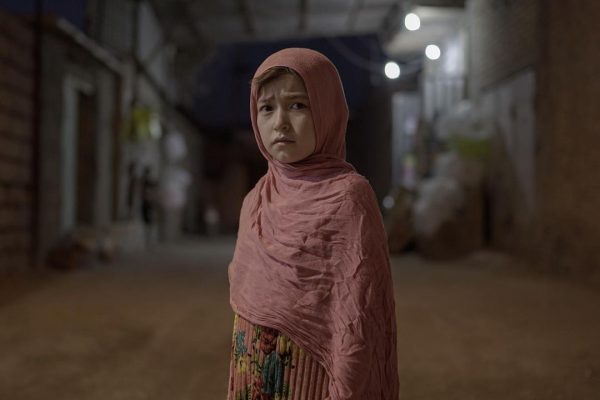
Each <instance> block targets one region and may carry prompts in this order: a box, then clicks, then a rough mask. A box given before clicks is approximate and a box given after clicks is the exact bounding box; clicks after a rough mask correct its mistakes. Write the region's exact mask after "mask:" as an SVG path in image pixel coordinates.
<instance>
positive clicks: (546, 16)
mask: <svg viewBox="0 0 600 400" xmlns="http://www.w3.org/2000/svg"><path fill="white" fill-rule="evenodd" d="M543 4H544V5H545V6H544V8H543V10H542V14H541V22H542V23H541V25H542V27H543V31H542V32H543V40H542V43H541V49H542V51H541V59H540V66H539V74H538V81H539V85H538V103H539V104H538V110H539V113H538V120H537V124H538V126H539V139H538V140H539V152H538V157H537V169H538V171H539V174H538V175H539V176H538V193H539V195H538V197H539V198H540V202H539V207H540V226H539V229H538V230H539V232H538V236H537V239H538V241H539V246H538V248H539V251H538V252H537V254H536V256H537V257H538V258H539V259H540V260H541V261H542V262H543V263H544V264H545V265H547V266H548V267H550V268H553V269H555V270H559V271H568V272H574V273H575V274H577V275H582V276H589V275H590V274H591V275H592V276H594V275H595V277H596V278H600V247H599V245H600V208H599V206H600V133H599V128H600V77H599V74H600V51H599V50H598V43H600V29H598V21H599V20H600V2H598V1H597V0H581V1H572V0H571V1H558V2H555V1H543ZM599 281H600V279H599Z"/></svg>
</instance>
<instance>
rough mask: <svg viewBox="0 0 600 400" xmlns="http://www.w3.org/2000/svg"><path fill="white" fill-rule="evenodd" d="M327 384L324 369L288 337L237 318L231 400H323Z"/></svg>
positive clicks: (234, 325) (231, 367)
mask: <svg viewBox="0 0 600 400" xmlns="http://www.w3.org/2000/svg"><path fill="white" fill-rule="evenodd" d="M311 379H312V380H313V381H314V382H308V380H311ZM327 383H328V380H327V376H326V374H325V371H324V370H323V368H322V367H321V365H320V364H319V363H317V362H316V361H314V360H313V359H312V358H311V357H310V355H309V354H308V353H307V352H305V351H304V350H302V349H301V348H300V347H299V346H297V345H296V344H295V343H294V342H293V341H292V340H291V339H289V338H288V337H287V336H285V335H284V334H282V333H280V332H279V331H277V330H276V329H273V328H268V327H264V326H259V325H253V324H252V323H250V322H249V321H247V320H245V319H243V318H242V317H241V316H239V315H235V318H234V324H233V340H232V346H231V365H230V384H229V396H228V399H229V400H288V399H289V400H292V399H294V400H295V399H311V400H313V399H315V400H320V399H324V398H325V393H326V389H327Z"/></svg>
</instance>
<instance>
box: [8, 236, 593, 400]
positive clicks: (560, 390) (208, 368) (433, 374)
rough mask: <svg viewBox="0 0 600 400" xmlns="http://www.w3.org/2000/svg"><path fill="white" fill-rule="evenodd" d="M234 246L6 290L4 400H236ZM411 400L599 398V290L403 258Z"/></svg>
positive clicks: (399, 291) (154, 254) (173, 249)
mask: <svg viewBox="0 0 600 400" xmlns="http://www.w3.org/2000/svg"><path fill="white" fill-rule="evenodd" d="M232 249H233V240H232V239H224V240H219V241H211V242H208V241H187V242H186V243H182V244H178V245H171V246H163V247H160V248H157V249H155V250H152V251H149V252H144V253H140V254H134V255H129V256H126V257H122V258H121V259H119V260H118V261H117V262H114V263H113V264H110V265H103V264H100V265H97V266H95V267H92V268H87V269H84V270H79V271H74V272H69V273H55V274H47V275H42V277H41V278H40V275H39V274H37V275H36V276H35V277H31V278H30V277H28V276H21V277H13V278H11V279H10V280H7V279H3V280H0V291H1V292H0V293H1V294H0V354H1V357H0V399H10V400H33V399H36V400H38V399H60V400H71V399H72V400H100V399H102V400H137V399H145V400H159V399H160V400H179V399H181V400H191V399H211V400H212V399H217V400H221V399H223V400H224V399H225V395H226V388H227V378H228V362H229V351H230V341H231V334H232V332H231V328H232V325H231V324H232V318H233V314H232V312H231V310H230V308H229V303H228V298H229V293H228V283H227V268H226V267H227V263H228V261H229V259H230V258H231V253H232ZM392 264H393V265H392V268H393V275H394V285H395V288H396V302H397V309H396V312H397V319H398V343H399V348H398V353H399V363H400V382H401V398H402V399H403V400H434V399H435V400H440V399H446V400H451V399H457V400H458V399H460V400H469V399H473V400H475V399H477V400H496V399H498V400H500V399H502V400H506V399H511V400H512V399H523V400H525V399H540V400H553V399H568V400H570V399H577V400H588V399H589V400H592V399H594V400H597V399H600V317H599V316H600V293H598V291H595V290H592V289H589V288H586V287H584V286H582V285H580V284H576V283H573V282H568V281H565V280H562V279H559V278H558V277H553V276H547V275H543V274H540V273H533V272H528V270H527V268H525V267H523V266H522V265H519V264H517V263H515V262H514V261H513V260H512V259H511V258H509V257H507V256H504V255H502V254H498V253H493V252H479V253H476V254H473V255H472V256H470V257H468V258H465V259H462V260H459V261H453V262H431V261H426V260H423V259H421V258H420V257H418V256H416V255H404V256H400V257H394V258H393V261H392Z"/></svg>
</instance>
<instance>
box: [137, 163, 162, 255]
mask: <svg viewBox="0 0 600 400" xmlns="http://www.w3.org/2000/svg"><path fill="white" fill-rule="evenodd" d="M141 189H142V201H141V215H142V221H143V222H144V232H145V243H146V248H150V247H152V245H153V244H156V243H157V239H158V235H157V233H158V231H157V219H158V218H157V217H158V212H159V210H158V206H159V202H158V200H159V192H158V183H157V182H156V179H155V178H154V177H153V176H152V168H151V167H144V172H143V174H142V185H141Z"/></svg>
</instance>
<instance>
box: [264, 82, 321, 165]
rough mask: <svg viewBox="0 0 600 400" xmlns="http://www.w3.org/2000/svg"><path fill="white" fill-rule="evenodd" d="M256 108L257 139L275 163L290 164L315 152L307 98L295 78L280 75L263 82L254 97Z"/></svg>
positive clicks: (302, 85) (313, 133)
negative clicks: (258, 136)
mask: <svg viewBox="0 0 600 400" xmlns="http://www.w3.org/2000/svg"><path fill="white" fill-rule="evenodd" d="M257 108H258V115H257V117H256V124H257V125H258V131H259V133H260V138H261V140H262V142H263V145H264V146H265V148H266V149H267V151H268V152H269V154H270V155H271V157H273V158H274V159H275V160H277V161H280V162H283V163H294V162H297V161H300V160H303V159H305V158H306V157H308V156H310V155H311V154H312V153H313V152H314V151H315V146H316V137H315V127H314V124H313V119H312V113H311V111H310V104H309V102H308V94H307V93H306V88H305V87H304V82H303V81H302V79H301V78H300V77H299V76H296V75H293V74H283V75H280V76H278V77H276V78H274V79H272V80H270V81H268V82H266V83H265V84H264V85H263V86H262V87H261V89H260V91H259V93H258V100H257Z"/></svg>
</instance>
